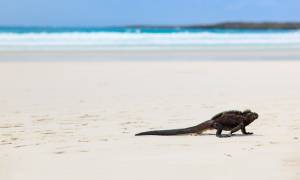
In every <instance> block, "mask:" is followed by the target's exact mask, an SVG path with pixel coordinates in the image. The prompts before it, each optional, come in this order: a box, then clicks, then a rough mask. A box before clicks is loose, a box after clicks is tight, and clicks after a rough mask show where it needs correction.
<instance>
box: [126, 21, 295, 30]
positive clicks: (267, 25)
mask: <svg viewBox="0 0 300 180" xmlns="http://www.w3.org/2000/svg"><path fill="white" fill-rule="evenodd" d="M125 27H128V28H153V29H174V28H182V29H250V30H251V29H257V30H260V29H261V30H262V29H278V30H281V29H282V30H295V29H300V22H261V23H253V22H224V23H216V24H199V25H182V26H181V25H178V26H163V25H162V26H155V25H153V26H151V25H150V26H149V25H147V26H144V25H133V26H125Z"/></svg>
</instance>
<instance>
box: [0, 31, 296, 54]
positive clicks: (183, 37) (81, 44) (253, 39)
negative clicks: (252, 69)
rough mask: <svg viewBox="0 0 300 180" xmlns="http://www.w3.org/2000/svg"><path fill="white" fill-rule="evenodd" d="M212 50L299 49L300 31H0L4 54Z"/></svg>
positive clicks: (0, 46)
mask: <svg viewBox="0 0 300 180" xmlns="http://www.w3.org/2000/svg"><path fill="white" fill-rule="evenodd" d="M211 46H213V47H215V46H221V47H228V46H232V47H237V46H257V47H274V46H276V47H282V48H294V47H296V48H299V47H300V30H267V29H266V30H251V29H248V30H247V29H246V30H245V29H232V30H230V29H226V30H224V29H192V28H190V29H189V28H151V27H145V28H127V27H110V28H94V27H85V28H82V27H80V28H79V27H0V50H66V49H67V50H69V49H75V50H93V49H96V50H97V49H106V50H107V49H160V48H199V47H211Z"/></svg>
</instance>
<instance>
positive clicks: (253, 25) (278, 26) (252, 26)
mask: <svg viewBox="0 0 300 180" xmlns="http://www.w3.org/2000/svg"><path fill="white" fill-rule="evenodd" d="M14 28H21V29H22V28H23V29H27V28H35V29H44V28H47V29H62V28H65V29H70V30H72V29H87V30H89V29H110V28H132V29H158V30H159V29H187V30H189V29H191V30H197V29H208V30H210V29H220V30H222V29H224V30H230V29H232V30H236V29H240V30H297V29H300V22H222V23H215V24H191V25H125V26H105V27H104V26H102V27H101V26H22V25H9V26H6V25H2V26H0V32H1V29H14Z"/></svg>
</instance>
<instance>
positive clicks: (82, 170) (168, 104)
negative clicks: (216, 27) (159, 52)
mask: <svg viewBox="0 0 300 180" xmlns="http://www.w3.org/2000/svg"><path fill="white" fill-rule="evenodd" d="M16 57H17V58H19V56H16ZM20 57H21V56H20ZM41 57H42V56H41ZM299 77H300V61H299V62H297V61H263V62H259V61H245V62H240V61H190V62H184V61H174V62H168V61H153V62H151V61H143V62H138V61H132V62H129V61H126V62H120V61H113V62H108V61H99V62H47V61H45V62H0V82H1V83H0V91H1V92H0V179H1V180H2V179H3V180H27V179H28V180H40V179H43V180H53V179H72V180H82V179H89V180H96V179H97V180H99V179H105V180H109V179H113V180H115V179H131V180H135V179H143V180H145V179H146V180H147V179H149V180H150V179H151V180H153V179H173V180H176V179H180V180H182V179H221V178H222V179H228V180H231V179H246V180H248V179H249V180H253V179H272V180H282V179H292V180H296V179H300V153H299V152H300V109H299V107H300V93H299V92H300V80H299ZM247 108H249V109H252V110H253V111H256V112H258V113H259V115H260V118H259V119H258V120H257V121H255V122H254V123H253V124H251V125H250V126H249V127H248V131H250V132H254V133H255V134H254V135H252V136H239V135H237V136H234V137H231V138H222V139H220V138H216V137H215V135H214V133H215V131H209V132H206V133H205V134H203V135H200V136H192V135H186V136H185V135H184V136H172V137H159V136H147V137H146V136H145V137H135V136H134V134H135V133H137V132H140V131H145V130H152V129H168V128H180V127H187V126H191V125H196V124H198V123H200V122H201V121H204V120H207V119H209V118H211V117H212V116H213V115H214V114H216V113H218V112H220V111H224V110H230V109H238V110H243V109H247ZM238 134H240V132H238Z"/></svg>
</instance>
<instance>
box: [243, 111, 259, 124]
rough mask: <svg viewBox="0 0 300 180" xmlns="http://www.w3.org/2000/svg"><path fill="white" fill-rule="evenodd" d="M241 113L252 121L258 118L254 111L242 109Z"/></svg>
mask: <svg viewBox="0 0 300 180" xmlns="http://www.w3.org/2000/svg"><path fill="white" fill-rule="evenodd" d="M243 115H244V116H245V117H246V118H247V119H248V120H249V121H250V122H252V121H254V120H255V119H257V118H258V114H257V113H256V112H252V111H251V110H248V109H247V110H245V111H243Z"/></svg>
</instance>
